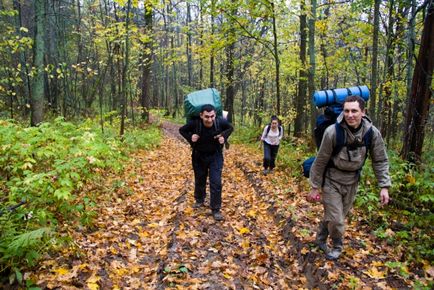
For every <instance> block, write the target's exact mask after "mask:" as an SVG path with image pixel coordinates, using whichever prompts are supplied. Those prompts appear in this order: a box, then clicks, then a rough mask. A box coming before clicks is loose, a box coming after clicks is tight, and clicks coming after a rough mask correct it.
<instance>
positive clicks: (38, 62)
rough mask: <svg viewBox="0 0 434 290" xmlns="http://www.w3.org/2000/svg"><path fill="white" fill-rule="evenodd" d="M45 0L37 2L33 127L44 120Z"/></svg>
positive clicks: (32, 104)
mask: <svg viewBox="0 0 434 290" xmlns="http://www.w3.org/2000/svg"><path fill="white" fill-rule="evenodd" d="M45 4H46V2H45V0H35V2H34V7H35V23H36V25H35V41H34V60H33V66H34V67H35V69H36V71H35V74H34V77H33V80H32V102H31V125H32V126H37V125H38V124H39V123H41V122H42V121H43V120H44V54H45V41H44V37H45V36H44V34H45V33H44V32H45V7H46V5H45Z"/></svg>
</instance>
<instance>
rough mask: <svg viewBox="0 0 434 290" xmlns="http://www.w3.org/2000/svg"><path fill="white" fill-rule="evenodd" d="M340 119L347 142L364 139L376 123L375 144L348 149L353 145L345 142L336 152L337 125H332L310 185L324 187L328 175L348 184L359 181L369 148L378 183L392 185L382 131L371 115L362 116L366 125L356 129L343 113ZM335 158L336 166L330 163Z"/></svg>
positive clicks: (381, 185)
mask: <svg viewBox="0 0 434 290" xmlns="http://www.w3.org/2000/svg"><path fill="white" fill-rule="evenodd" d="M337 122H339V123H340V125H341V126H342V127H343V130H344V132H345V140H346V141H345V143H346V144H351V143H354V142H363V136H364V135H365V133H366V132H367V131H368V130H369V128H371V127H372V139H371V146H370V148H366V147H365V146H361V147H357V148H352V149H350V150H348V149H349V148H348V147H347V146H345V145H344V146H343V147H342V150H341V151H340V152H339V153H337V154H336V155H335V156H332V152H333V148H334V146H335V145H336V128H335V125H331V126H329V127H328V128H327V129H326V130H325V132H324V136H323V139H322V142H321V146H320V148H319V150H318V154H317V157H316V159H315V161H314V163H313V164H312V168H311V170H310V178H309V182H310V185H311V186H312V187H314V188H321V187H322V185H323V184H324V182H323V179H324V177H325V178H329V179H331V180H333V181H335V182H338V183H340V184H344V185H350V184H354V183H356V182H358V181H359V172H358V170H359V169H360V168H361V167H362V166H363V164H364V162H365V157H366V153H367V152H366V151H367V150H369V156H370V158H371V160H372V167H373V169H374V173H375V176H376V178H377V181H378V185H379V186H380V187H381V188H383V187H390V186H391V178H390V175H389V161H388V158H387V152H386V147H385V145H384V141H383V138H382V137H381V133H380V131H378V129H377V128H376V127H374V126H373V125H372V123H371V122H370V120H369V119H368V118H363V119H362V128H360V130H358V131H357V132H355V133H352V132H351V131H350V129H349V128H348V125H347V124H346V123H345V122H344V116H343V113H342V114H341V115H339V117H338V119H337ZM331 158H332V160H333V163H334V167H332V168H330V167H328V164H329V160H330V159H331ZM324 172H325V174H324Z"/></svg>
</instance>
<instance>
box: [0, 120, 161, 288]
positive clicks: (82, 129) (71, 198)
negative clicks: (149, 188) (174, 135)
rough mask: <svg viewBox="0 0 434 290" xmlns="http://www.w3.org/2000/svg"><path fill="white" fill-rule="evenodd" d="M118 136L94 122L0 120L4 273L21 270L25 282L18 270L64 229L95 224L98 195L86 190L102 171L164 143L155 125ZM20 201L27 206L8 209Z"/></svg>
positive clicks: (119, 166) (1, 265)
mask: <svg viewBox="0 0 434 290" xmlns="http://www.w3.org/2000/svg"><path fill="white" fill-rule="evenodd" d="M114 123H115V124H116V122H114ZM117 134H118V129H117V128H115V127H110V126H106V127H105V130H104V133H102V132H101V129H100V128H99V127H98V124H97V123H96V122H94V121H93V120H87V121H85V122H83V123H81V124H79V125H75V124H73V123H69V122H65V121H64V120H63V119H62V118H57V119H56V120H54V121H53V122H51V123H43V124H41V125H40V126H39V127H31V128H26V127H22V126H20V125H18V124H17V123H15V122H12V121H0V176H1V177H2V178H1V179H0V210H1V211H2V212H3V214H2V215H1V216H0V273H5V272H7V271H11V270H12V269H16V270H14V271H15V272H14V274H13V275H14V276H15V278H16V279H17V281H19V280H20V279H21V280H22V277H21V276H20V274H19V273H20V271H19V269H20V268H21V267H23V266H25V265H28V266H31V265H34V264H35V262H36V261H37V259H38V257H39V256H40V255H41V254H42V253H44V252H46V251H47V250H48V249H49V246H50V245H55V244H56V243H58V236H57V234H56V229H57V226H58V225H59V224H64V223H71V224H74V223H76V222H80V223H82V224H84V225H91V224H92V220H93V218H94V217H95V215H96V213H95V211H94V208H95V207H96V203H95V196H92V195H91V193H86V191H85V190H84V185H85V184H86V183H87V182H88V181H90V180H96V179H97V178H99V173H100V172H103V171H104V172H107V171H114V172H120V171H121V170H122V169H123V163H124V162H125V161H126V160H127V158H128V153H129V152H130V151H131V150H136V149H149V148H152V147H154V146H158V144H159V143H160V139H161V136H160V131H159V129H158V128H157V127H155V126H151V127H148V128H146V130H139V129H131V130H127V131H126V133H125V135H124V138H119V137H118V135H117ZM21 200H25V201H26V203H25V205H24V206H21V207H19V208H17V209H15V210H14V211H12V212H11V211H9V210H8V209H7V208H8V207H10V206H13V205H15V204H17V203H19V202H20V201H21ZM20 277H21V278H20Z"/></svg>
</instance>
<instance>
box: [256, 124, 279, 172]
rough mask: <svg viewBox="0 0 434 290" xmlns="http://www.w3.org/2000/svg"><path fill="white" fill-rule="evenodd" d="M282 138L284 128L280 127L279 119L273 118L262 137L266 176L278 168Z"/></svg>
mask: <svg viewBox="0 0 434 290" xmlns="http://www.w3.org/2000/svg"><path fill="white" fill-rule="evenodd" d="M282 137H283V128H282V126H280V125H279V119H278V118H277V117H276V116H272V117H271V122H270V123H269V124H268V125H267V126H265V128H264V131H263V132H262V136H261V141H263V142H264V164H263V165H264V171H263V173H264V175H267V174H268V173H270V172H271V171H272V170H273V169H274V167H275V166H276V164H275V161H276V157H277V152H278V151H279V144H280V140H281V139H282Z"/></svg>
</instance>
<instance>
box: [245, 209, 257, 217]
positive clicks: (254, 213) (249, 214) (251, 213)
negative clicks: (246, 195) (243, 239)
mask: <svg viewBox="0 0 434 290" xmlns="http://www.w3.org/2000/svg"><path fill="white" fill-rule="evenodd" d="M247 216H248V217H252V218H254V217H256V211H254V210H253V209H251V210H249V212H248V213H247Z"/></svg>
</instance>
